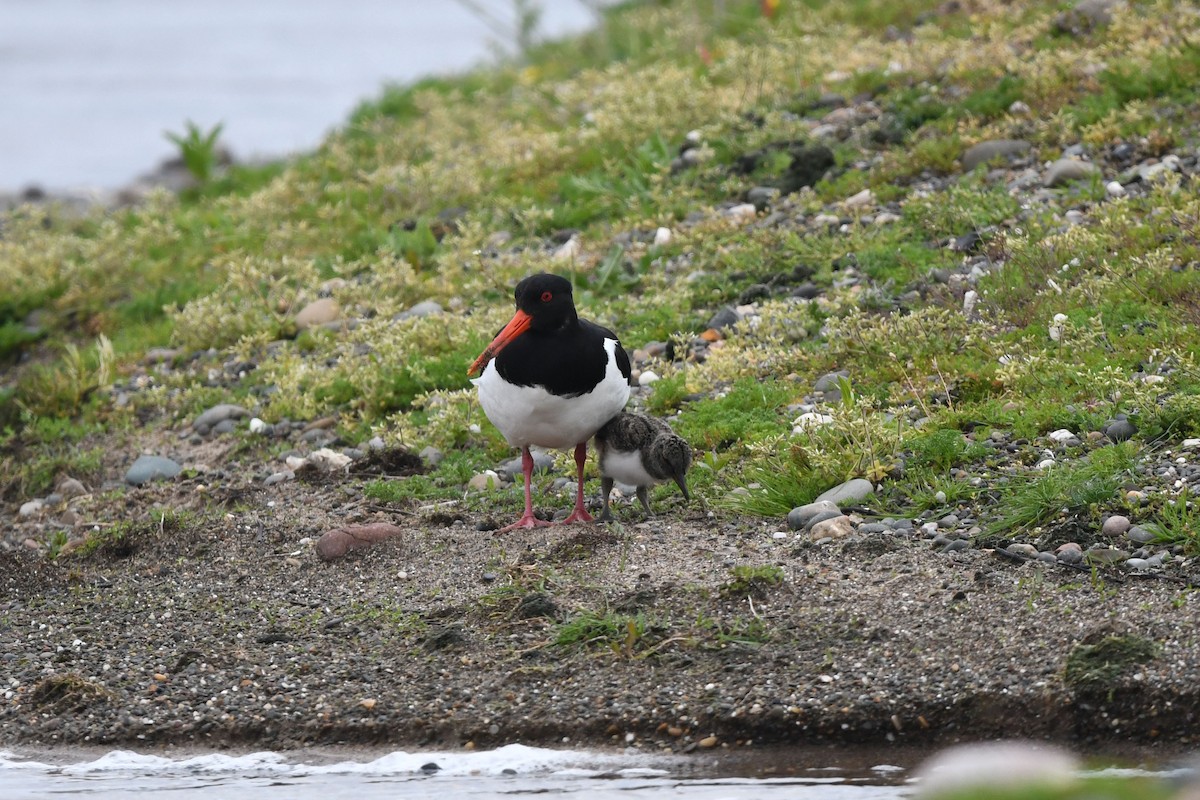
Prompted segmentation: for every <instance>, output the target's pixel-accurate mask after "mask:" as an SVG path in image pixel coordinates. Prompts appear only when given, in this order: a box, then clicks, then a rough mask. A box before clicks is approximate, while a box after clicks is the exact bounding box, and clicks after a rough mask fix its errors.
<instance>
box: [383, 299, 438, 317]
mask: <svg viewBox="0 0 1200 800" xmlns="http://www.w3.org/2000/svg"><path fill="white" fill-rule="evenodd" d="M443 312H444V309H443V308H442V304H441V303H438V302H436V301H434V300H422V301H421V302H419V303H417V304H416V305H415V306H413V307H412V308H407V309H405V310H404V311H401V312H400V313H399V314H397V315H396V316H395V317H394V319H395V320H396V321H398V322H399V321H403V320H406V319H418V318H420V317H434V316H437V315H438V314H441V313H443Z"/></svg>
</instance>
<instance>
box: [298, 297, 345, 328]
mask: <svg viewBox="0 0 1200 800" xmlns="http://www.w3.org/2000/svg"><path fill="white" fill-rule="evenodd" d="M341 313H342V307H341V306H339V305H338V301H337V300H334V299H333V298H332V297H322V298H321V299H319V300H314V301H312V302H311V303H309V304H308V305H306V306H305V307H304V308H302V309H300V311H299V312H297V313H296V316H295V322H296V327H297V328H298V329H299V330H302V331H303V330H307V329H309V328H316V327H320V326H321V325H325V324H327V323H330V322H333V321H334V320H336V319H337V318H338V317H339V316H340V315H341Z"/></svg>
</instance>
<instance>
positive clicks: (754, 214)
mask: <svg viewBox="0 0 1200 800" xmlns="http://www.w3.org/2000/svg"><path fill="white" fill-rule="evenodd" d="M725 216H727V217H729V218H730V219H732V220H733V221H734V222H736V223H738V224H739V225H745V224H747V223H750V222H754V220H756V219H757V218H758V209H757V208H755V206H754V203H739V204H738V205H736V206H734V207H733V208H729V209H726V210H725Z"/></svg>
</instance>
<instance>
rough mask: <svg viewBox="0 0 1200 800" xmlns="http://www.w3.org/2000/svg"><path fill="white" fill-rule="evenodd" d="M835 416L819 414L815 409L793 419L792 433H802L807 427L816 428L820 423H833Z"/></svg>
mask: <svg viewBox="0 0 1200 800" xmlns="http://www.w3.org/2000/svg"><path fill="white" fill-rule="evenodd" d="M832 424H833V417H831V416H829V415H828V414H818V413H817V412H815V411H810V412H808V413H807V414H801V415H800V416H798V417H796V418H795V419H794V420H792V425H793V426H794V427H793V428H792V433H800V432H801V431H803V430H804V429H806V428H815V427H818V426H820V425H832Z"/></svg>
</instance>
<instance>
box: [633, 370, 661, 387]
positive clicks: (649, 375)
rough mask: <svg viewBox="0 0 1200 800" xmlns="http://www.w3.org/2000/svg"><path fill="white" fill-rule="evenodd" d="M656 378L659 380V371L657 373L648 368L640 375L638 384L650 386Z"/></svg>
mask: <svg viewBox="0 0 1200 800" xmlns="http://www.w3.org/2000/svg"><path fill="white" fill-rule="evenodd" d="M656 380H658V373H656V372H655V371H654V370H650V369H648V370H646V371H645V372H643V373H642V374H641V375H639V376H638V386H649V385H650V384H652V383H654V382H655V381H656Z"/></svg>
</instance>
